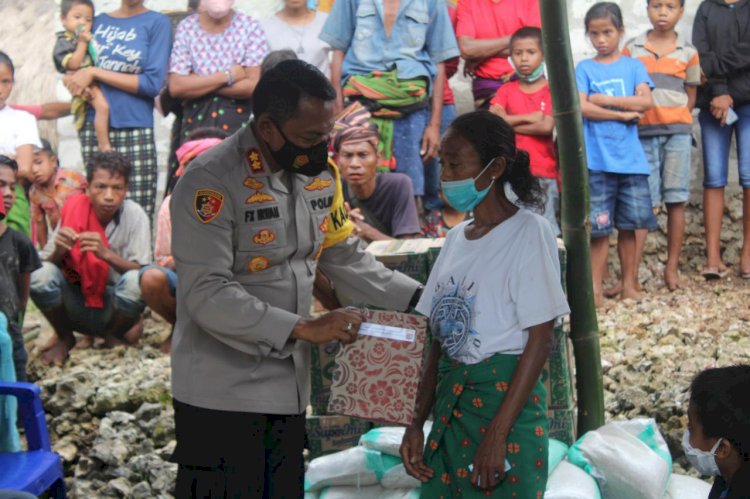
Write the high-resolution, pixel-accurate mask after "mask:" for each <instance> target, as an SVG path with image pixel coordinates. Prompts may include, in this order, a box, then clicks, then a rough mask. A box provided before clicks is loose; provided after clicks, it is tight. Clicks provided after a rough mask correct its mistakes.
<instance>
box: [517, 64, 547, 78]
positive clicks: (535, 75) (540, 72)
mask: <svg viewBox="0 0 750 499" xmlns="http://www.w3.org/2000/svg"><path fill="white" fill-rule="evenodd" d="M514 72H515V73H516V76H517V77H518V79H519V80H521V81H525V82H526V83H534V82H535V81H538V80H539V79H540V78H541V77H542V76H544V63H541V64H540V65H539V67H537V68H536V69H535V70H534V71H532V72H531V74H528V75H526V76H524V75H522V74H521V73H519V72H518V70H517V69H516V70H514Z"/></svg>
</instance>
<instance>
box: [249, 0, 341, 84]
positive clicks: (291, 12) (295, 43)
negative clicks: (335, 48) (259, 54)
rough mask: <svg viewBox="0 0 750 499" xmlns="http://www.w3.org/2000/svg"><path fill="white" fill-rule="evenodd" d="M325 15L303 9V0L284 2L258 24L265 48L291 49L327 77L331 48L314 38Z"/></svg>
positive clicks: (304, 1) (321, 25)
mask: <svg viewBox="0 0 750 499" xmlns="http://www.w3.org/2000/svg"><path fill="white" fill-rule="evenodd" d="M326 19H328V14H326V13H324V12H319V11H318V12H316V11H315V10H313V9H310V8H308V7H307V0H284V7H283V8H282V9H281V10H280V11H278V12H277V13H276V14H274V15H272V16H270V17H267V18H266V19H263V20H262V21H261V23H260V24H261V26H262V27H263V31H265V32H266V39H267V40H268V46H269V48H270V49H271V50H272V51H274V50H283V49H291V50H293V51H294V52H295V53H296V54H297V58H299V59H302V60H303V61H305V62H309V63H310V64H312V65H313V66H315V67H316V68H318V69H319V70H320V71H321V73H323V74H324V75H326V76H327V77H330V59H329V56H330V53H331V46H330V45H328V44H327V43H326V42H324V41H323V40H321V39H320V38H318V35H320V31H321V30H322V29H323V25H324V24H325V22H326Z"/></svg>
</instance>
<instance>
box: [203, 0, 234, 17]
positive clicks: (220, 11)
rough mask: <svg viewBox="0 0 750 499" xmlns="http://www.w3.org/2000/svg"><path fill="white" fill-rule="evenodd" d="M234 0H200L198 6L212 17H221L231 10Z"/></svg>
mask: <svg viewBox="0 0 750 499" xmlns="http://www.w3.org/2000/svg"><path fill="white" fill-rule="evenodd" d="M232 7H234V0H201V3H200V8H201V9H202V10H203V11H205V12H206V14H208V15H209V16H210V17H212V18H213V19H223V18H224V17H226V16H227V15H229V13H230V12H231V11H232Z"/></svg>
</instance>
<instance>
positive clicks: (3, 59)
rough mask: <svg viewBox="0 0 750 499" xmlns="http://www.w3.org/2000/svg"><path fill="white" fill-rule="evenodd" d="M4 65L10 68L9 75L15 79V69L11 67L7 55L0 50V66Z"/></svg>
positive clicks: (11, 62) (11, 64)
mask: <svg viewBox="0 0 750 499" xmlns="http://www.w3.org/2000/svg"><path fill="white" fill-rule="evenodd" d="M3 64H5V65H6V66H8V67H9V68H10V74H11V75H13V77H14V78H15V76H16V67H15V66H14V65H13V61H12V60H11V59H10V57H9V56H8V54H6V53H5V52H3V51H2V50H0V65H3Z"/></svg>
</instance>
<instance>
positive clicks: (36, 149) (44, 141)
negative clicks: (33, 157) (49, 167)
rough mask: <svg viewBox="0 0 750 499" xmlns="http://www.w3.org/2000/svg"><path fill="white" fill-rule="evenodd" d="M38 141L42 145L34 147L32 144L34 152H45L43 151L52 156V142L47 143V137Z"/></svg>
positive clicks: (53, 152)
mask: <svg viewBox="0 0 750 499" xmlns="http://www.w3.org/2000/svg"><path fill="white" fill-rule="evenodd" d="M40 141H41V143H42V147H36V146H34V152H35V153H37V152H45V153H47V154H49V155H50V156H54V155H55V150H54V149H52V144H50V143H49V140H47V139H40Z"/></svg>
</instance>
